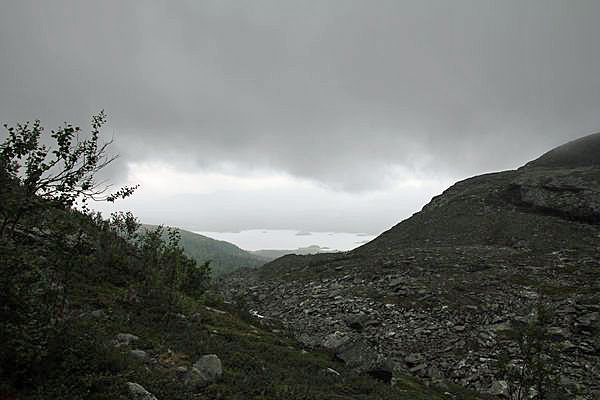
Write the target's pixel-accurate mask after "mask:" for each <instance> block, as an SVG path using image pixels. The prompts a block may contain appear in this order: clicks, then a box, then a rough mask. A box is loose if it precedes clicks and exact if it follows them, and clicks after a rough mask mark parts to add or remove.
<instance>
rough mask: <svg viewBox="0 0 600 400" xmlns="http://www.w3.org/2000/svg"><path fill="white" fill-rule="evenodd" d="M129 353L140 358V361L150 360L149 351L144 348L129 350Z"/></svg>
mask: <svg viewBox="0 0 600 400" xmlns="http://www.w3.org/2000/svg"><path fill="white" fill-rule="evenodd" d="M129 355H131V356H132V357H133V358H135V359H138V360H140V361H147V360H148V353H146V352H145V351H144V350H139V349H135V350H131V351H130V352H129Z"/></svg>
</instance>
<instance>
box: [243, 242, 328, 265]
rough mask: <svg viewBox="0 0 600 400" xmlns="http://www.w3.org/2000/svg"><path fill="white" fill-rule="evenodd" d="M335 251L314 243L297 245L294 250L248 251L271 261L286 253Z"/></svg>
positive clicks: (302, 253)
mask: <svg viewBox="0 0 600 400" xmlns="http://www.w3.org/2000/svg"><path fill="white" fill-rule="evenodd" d="M335 252H337V251H335V250H332V249H330V248H329V247H321V246H319V245H316V244H313V245H311V246H307V247H299V248H297V249H295V250H279V249H261V250H253V251H250V253H251V254H254V255H256V256H258V257H261V258H263V259H265V260H267V261H273V260H275V259H277V258H279V257H283V256H286V255H288V254H297V255H309V254H319V253H335Z"/></svg>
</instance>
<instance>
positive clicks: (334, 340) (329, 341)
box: [322, 331, 350, 350]
mask: <svg viewBox="0 0 600 400" xmlns="http://www.w3.org/2000/svg"><path fill="white" fill-rule="evenodd" d="M349 340H350V338H349V337H348V336H346V335H345V334H344V333H342V332H339V331H335V332H334V333H332V334H331V335H327V336H326V337H325V339H323V343H322V346H323V347H325V348H326V349H331V350H335V349H337V348H338V347H340V346H342V345H343V344H345V343H346V342H348V341H349Z"/></svg>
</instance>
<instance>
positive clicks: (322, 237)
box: [194, 229, 375, 251]
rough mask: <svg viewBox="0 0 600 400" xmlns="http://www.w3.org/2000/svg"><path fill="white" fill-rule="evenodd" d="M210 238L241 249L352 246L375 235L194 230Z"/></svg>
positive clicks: (342, 248)
mask: <svg viewBox="0 0 600 400" xmlns="http://www.w3.org/2000/svg"><path fill="white" fill-rule="evenodd" d="M194 232H196V233H199V234H201V235H204V236H208V237H211V238H213V239H218V240H225V241H227V242H230V243H233V244H235V245H236V246H238V247H241V248H242V249H244V250H263V249H269V250H270V249H273V250H295V249H297V248H300V247H308V246H312V245H317V246H320V247H327V248H328V249H331V250H339V251H345V250H351V249H354V248H356V247H358V246H360V245H362V244H364V243H366V242H368V241H370V240H372V239H374V238H375V235H370V234H365V233H343V232H299V231H294V230H283V229H275V230H274V229H251V230H246V231H241V232H204V231H194Z"/></svg>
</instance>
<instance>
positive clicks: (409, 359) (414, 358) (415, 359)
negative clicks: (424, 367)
mask: <svg viewBox="0 0 600 400" xmlns="http://www.w3.org/2000/svg"><path fill="white" fill-rule="evenodd" d="M404 361H405V362H406V363H407V364H408V365H417V364H419V363H420V362H421V361H423V354H421V353H411V354H409V355H407V356H406V357H405V358H404Z"/></svg>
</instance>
